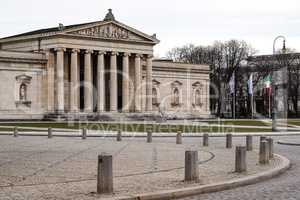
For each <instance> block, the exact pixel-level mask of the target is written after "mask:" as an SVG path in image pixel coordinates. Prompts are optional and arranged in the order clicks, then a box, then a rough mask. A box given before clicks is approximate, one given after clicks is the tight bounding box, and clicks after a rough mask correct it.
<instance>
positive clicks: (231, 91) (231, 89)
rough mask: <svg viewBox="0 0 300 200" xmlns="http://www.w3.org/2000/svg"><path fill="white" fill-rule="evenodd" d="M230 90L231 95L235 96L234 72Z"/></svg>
mask: <svg viewBox="0 0 300 200" xmlns="http://www.w3.org/2000/svg"><path fill="white" fill-rule="evenodd" d="M229 89H230V94H234V90H235V73H234V72H233V74H232V76H231V78H230V81H229Z"/></svg>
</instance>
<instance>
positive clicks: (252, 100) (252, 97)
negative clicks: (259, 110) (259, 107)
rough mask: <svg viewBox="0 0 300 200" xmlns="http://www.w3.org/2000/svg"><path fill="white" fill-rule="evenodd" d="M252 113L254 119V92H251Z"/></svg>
mask: <svg viewBox="0 0 300 200" xmlns="http://www.w3.org/2000/svg"><path fill="white" fill-rule="evenodd" d="M251 113H252V119H253V118H254V96H253V93H252V94H251Z"/></svg>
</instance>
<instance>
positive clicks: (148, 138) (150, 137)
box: [147, 131, 152, 143]
mask: <svg viewBox="0 0 300 200" xmlns="http://www.w3.org/2000/svg"><path fill="white" fill-rule="evenodd" d="M151 142H152V132H151V131H148V132H147V143H151Z"/></svg>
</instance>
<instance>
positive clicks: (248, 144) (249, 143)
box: [246, 135, 253, 151]
mask: <svg viewBox="0 0 300 200" xmlns="http://www.w3.org/2000/svg"><path fill="white" fill-rule="evenodd" d="M246 149H247V151H252V150H253V137H252V135H247V136H246Z"/></svg>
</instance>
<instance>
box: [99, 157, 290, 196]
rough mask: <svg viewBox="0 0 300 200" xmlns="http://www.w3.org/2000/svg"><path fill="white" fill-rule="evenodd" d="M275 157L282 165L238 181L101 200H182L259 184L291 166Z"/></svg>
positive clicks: (286, 161)
mask: <svg viewBox="0 0 300 200" xmlns="http://www.w3.org/2000/svg"><path fill="white" fill-rule="evenodd" d="M275 156H276V157H278V158H279V159H281V161H282V163H281V164H280V166H278V167H276V168H274V169H271V170H269V171H266V172H262V173H258V174H255V175H251V176H247V177H244V178H239V179H234V180H230V181H225V182H219V183H213V184H208V185H203V186H194V187H189V188H182V189H175V190H165V191H160V192H153V193H144V194H139V195H134V196H123V197H115V198H103V200H170V199H177V198H183V197H188V196H194V195H199V194H205V193H212V192H218V191H223V190H229V189H233V188H237V187H241V186H246V185H251V184H255V183H259V182H262V181H265V180H268V179H270V178H273V177H275V176H278V175H280V174H282V173H284V172H285V171H287V170H288V169H289V168H290V166H291V164H290V161H289V160H288V159H287V158H285V157H283V156H281V155H278V154H275ZM101 199H102V198H101Z"/></svg>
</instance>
